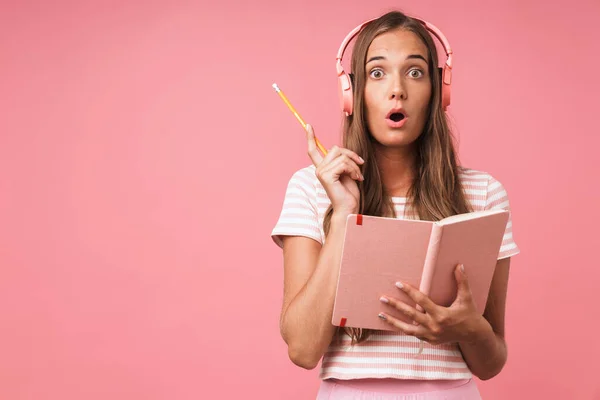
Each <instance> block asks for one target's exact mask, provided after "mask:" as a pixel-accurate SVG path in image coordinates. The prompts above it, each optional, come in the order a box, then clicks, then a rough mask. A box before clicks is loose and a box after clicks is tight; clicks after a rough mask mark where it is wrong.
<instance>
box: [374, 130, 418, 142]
mask: <svg viewBox="0 0 600 400" xmlns="http://www.w3.org/2000/svg"><path fill="white" fill-rule="evenodd" d="M372 136H373V138H374V139H375V140H376V141H377V143H379V144H380V145H381V146H385V147H408V146H412V145H414V144H415V142H416V140H417V139H418V138H419V135H416V134H414V133H410V132H406V131H405V130H403V129H389V128H387V127H386V129H385V131H384V132H383V134H378V135H372Z"/></svg>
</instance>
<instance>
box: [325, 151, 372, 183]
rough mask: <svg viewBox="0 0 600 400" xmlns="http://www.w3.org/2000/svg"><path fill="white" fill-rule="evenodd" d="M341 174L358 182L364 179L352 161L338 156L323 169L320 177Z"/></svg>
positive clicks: (343, 156)
mask: <svg viewBox="0 0 600 400" xmlns="http://www.w3.org/2000/svg"><path fill="white" fill-rule="evenodd" d="M323 163H324V164H325V163H326V161H324V162H323ZM343 173H346V174H348V175H349V176H350V177H351V178H352V179H355V180H359V181H362V180H364V177H363V175H362V173H361V172H360V168H358V165H356V164H355V163H354V161H352V160H351V159H349V158H348V157H347V156H345V155H340V156H339V157H338V158H336V159H335V160H333V161H332V162H331V163H329V164H328V165H325V166H324V167H323V170H322V171H321V175H322V176H327V175H328V174H331V175H335V176H341V175H342V174H343Z"/></svg>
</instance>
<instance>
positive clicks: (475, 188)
mask: <svg viewBox="0 0 600 400" xmlns="http://www.w3.org/2000/svg"><path fill="white" fill-rule="evenodd" d="M459 176H460V179H461V183H462V185H463V189H464V190H465V193H466V194H467V197H469V198H470V199H471V200H472V202H473V204H474V205H475V204H477V205H480V206H483V207H484V208H486V209H487V208H508V207H509V204H508V203H509V201H508V193H507V191H506V188H505V187H504V185H503V184H502V182H500V180H499V179H497V178H496V177H495V176H494V175H492V174H491V173H489V172H486V171H482V170H479V169H474V168H468V167H460V168H459Z"/></svg>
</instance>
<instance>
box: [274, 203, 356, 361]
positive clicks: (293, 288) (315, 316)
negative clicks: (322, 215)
mask: <svg viewBox="0 0 600 400" xmlns="http://www.w3.org/2000/svg"><path fill="white" fill-rule="evenodd" d="M345 223H346V215H344V214H341V215H340V214H338V215H336V214H335V213H334V215H333V216H332V219H331V228H330V231H329V235H328V236H327V240H326V241H325V245H324V246H323V247H322V248H321V245H320V244H319V243H318V242H316V241H314V240H312V239H309V238H305V237H298V236H288V237H285V238H284V239H283V240H284V245H283V246H284V247H283V254H284V295H283V307H282V311H281V319H280V330H281V336H282V337H283V340H284V341H285V342H286V343H287V345H288V354H289V357H290V359H291V360H292V362H293V363H294V364H296V365H298V366H300V367H303V368H306V369H313V368H315V367H316V366H317V364H318V363H319V360H320V359H321V357H322V356H323V354H324V353H325V351H326V350H327V347H328V346H329V344H330V343H331V340H332V338H333V335H334V333H335V330H336V327H335V326H334V325H332V324H331V316H332V314H333V303H334V298H335V290H336V286H337V278H338V274H339V265H340V260H341V254H342V243H343V240H344V228H345Z"/></svg>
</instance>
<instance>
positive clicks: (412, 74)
mask: <svg viewBox="0 0 600 400" xmlns="http://www.w3.org/2000/svg"><path fill="white" fill-rule="evenodd" d="M408 74H409V75H410V77H411V78H420V77H422V76H423V71H421V70H420V69H416V68H414V69H411V70H410V71H409V72H408Z"/></svg>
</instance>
